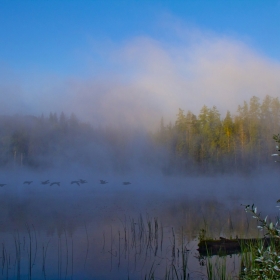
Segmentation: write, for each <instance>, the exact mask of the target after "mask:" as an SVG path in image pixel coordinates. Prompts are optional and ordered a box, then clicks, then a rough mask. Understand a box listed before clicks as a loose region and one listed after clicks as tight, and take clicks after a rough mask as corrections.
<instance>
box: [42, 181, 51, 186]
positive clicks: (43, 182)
mask: <svg viewBox="0 0 280 280" xmlns="http://www.w3.org/2000/svg"><path fill="white" fill-rule="evenodd" d="M41 183H42V185H47V184H49V183H50V180H46V181H42V182H41Z"/></svg>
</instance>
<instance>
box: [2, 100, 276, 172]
mask: <svg viewBox="0 0 280 280" xmlns="http://www.w3.org/2000/svg"><path fill="white" fill-rule="evenodd" d="M279 132H280V102H279V99H278V98H273V97H270V96H266V97H265V98H264V99H263V101H262V102H260V99H259V98H257V97H255V96H253V97H252V98H251V99H250V101H249V102H246V101H245V102H244V104H243V105H242V106H238V108H237V111H236V113H235V114H232V113H230V112H229V111H228V112H227V114H226V116H225V117H224V118H223V119H222V118H221V115H220V113H219V111H218V110H217V108H216V107H215V106H214V107H212V108H208V107H207V106H203V107H202V109H201V111H200V113H199V115H198V116H196V115H195V114H193V113H192V112H191V111H187V112H186V113H184V110H182V109H179V112H178V114H177V119H176V121H175V123H174V124H171V123H169V124H168V125H165V124H164V121H163V119H162V120H161V122H160V125H159V128H158V129H157V131H154V132H152V133H149V134H148V133H147V134H146V135H143V134H144V133H143V132H142V133H141V132H139V131H138V132H135V131H134V132H133V133H132V132H131V131H129V130H123V129H122V130H120V129H119V128H117V127H114V126H112V127H98V128H94V127H93V126H91V125H90V124H88V123H84V122H81V121H80V120H78V118H77V117H76V116H75V115H74V114H71V115H70V116H66V115H65V114H64V113H61V114H59V115H57V114H56V113H50V114H49V116H48V117H45V116H44V115H42V116H40V117H36V116H30V115H28V116H20V115H14V116H0V167H2V168H3V167H7V168H11V167H19V166H21V167H22V166H25V167H30V168H41V169H45V168H51V167H64V166H65V167H67V166H68V165H69V164H70V163H71V164H78V165H86V166H89V167H90V168H93V170H96V171H105V170H114V171H118V172H126V171H131V170H132V169H135V168H136V169H137V168H138V167H140V166H141V167H145V168H148V169H150V168H151V167H154V168H157V169H159V170H161V171H163V172H164V173H165V174H173V173H178V172H179V173H183V174H190V173H191V174H193V173H212V172H238V171H241V172H244V171H245V172H248V171H251V170H256V169H258V168H261V167H263V166H267V165H271V164H272V163H273V159H272V158H271V153H273V152H274V151H275V142H274V141H273V139H272V136H273V135H274V134H278V133H279Z"/></svg>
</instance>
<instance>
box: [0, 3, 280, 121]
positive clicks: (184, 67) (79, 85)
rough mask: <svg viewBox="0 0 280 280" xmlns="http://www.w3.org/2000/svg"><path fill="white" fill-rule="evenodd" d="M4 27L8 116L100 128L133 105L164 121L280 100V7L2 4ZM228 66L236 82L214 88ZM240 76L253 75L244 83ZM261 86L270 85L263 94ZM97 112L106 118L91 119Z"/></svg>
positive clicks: (1, 86)
mask: <svg viewBox="0 0 280 280" xmlns="http://www.w3.org/2000/svg"><path fill="white" fill-rule="evenodd" d="M0 25H1V29H0V42H1V44H0V101H1V100H2V108H0V109H1V110H2V112H5V113H9V112H11V113H15V112H20V113H26V112H32V113H33V112H34V113H39V112H40V111H43V112H44V113H48V111H51V110H52V108H54V110H57V111H59V110H64V111H66V112H68V111H69V112H70V111H75V110H76V111H77V114H78V115H79V114H80V115H81V116H82V117H85V118H86V119H88V120H92V119H98V120H99V121H100V120H101V119H103V118H104V111H106V112H107V114H108V112H109V111H110V112H112V116H114V117H113V118H114V119H115V116H116V115H118V116H119V115H121V112H123V106H129V105H130V104H133V105H132V107H133V106H136V107H137V110H139V111H141V112H142V111H143V109H142V108H143V107H145V110H146V111H147V112H146V115H149V112H150V111H157V112H158V113H157V114H155V116H156V117H158V116H159V115H164V114H165V113H166V114H167V115H168V116H171V115H172V114H173V115H174V114H176V112H175V108H177V107H178V106H179V105H182V104H185V105H184V106H181V107H183V109H185V110H187V109H192V110H194V111H195V110H198V108H201V107H202V105H204V104H202V103H203V102H200V101H201V99H203V98H204V97H205V103H206V104H205V105H209V106H212V105H214V104H216V103H215V102H217V105H218V107H220V109H221V110H222V107H225V106H227V107H228V106H229V105H230V104H232V106H235V105H236V104H237V103H240V101H241V99H242V98H243V99H247V98H248V97H249V96H252V95H253V94H254V93H256V95H259V97H260V98H262V97H263V96H264V95H265V91H266V93H267V94H270V95H275V94H276V95H277V88H278V86H279V85H278V83H277V81H276V80H277V78H276V77H277V75H278V74H279V73H278V71H279V65H280V52H279V50H280V42H279V40H280V28H279V26H280V1H261V0H251V1H248V0H243V1H239V0H235V1H216V0H213V1H211V0H208V1H206V0H204V1H200V0H197V1H194V0H192V1H188V0H185V1H181V0H177V1H174V0H173V1H164V0H162V1H151V0H150V1H146V0H142V1H135V0H130V1H129V0H127V1H122V0H118V1H116V0H115V1H112V0H107V1H106V0H103V1H94V0H93V1H81V0H80V1H74V0H69V1H66V0H64V1H58V0H56V1H54V0H49V1H39V0H37V1H30V0H24V1H23V0H20V1H17V0H14V1H9V0H0ZM245 64H246V65H245ZM221 65H223V66H222V67H224V69H227V70H228V75H227V76H225V77H222V78H221V79H222V80H221V81H220V84H221V86H220V87H218V86H216V85H217V84H219V78H218V76H219V75H220V76H223V75H225V73H224V72H225V71H224V70H223V71H222V72H221V73H219V72H217V73H216V74H215V77H212V78H211V81H215V82H214V83H215V86H213V88H211V86H210V88H209V83H208V82H207V78H206V77H207V76H209V75H208V74H209V73H210V76H211V75H213V72H215V69H217V68H221ZM239 68H240V69H241V70H242V69H243V70H244V69H247V70H246V71H247V72H249V73H252V75H249V76H248V77H247V79H245V80H240V79H241V77H239V76H238V74H237V73H238V72H239V70H238V69H239ZM192 69H194V70H192ZM213 69H214V70H213ZM250 69H251V70H250ZM258 69H259V70H258ZM207 71H209V72H207ZM217 71H218V70H217ZM201 73H205V74H204V75H202V76H203V77H201ZM233 73H235V74H234V75H232V74H233ZM236 75H237V76H236ZM233 76H234V77H235V78H234V79H232V77H233ZM259 77H265V81H264V83H263V84H262V85H260V84H256V85H255V86H254V78H255V79H256V80H259ZM215 79H217V80H215ZM186 80H188V81H189V82H188V83H187V84H185V81H186ZM161 81H163V85H162V86H160V84H161ZM225 81H226V82H225ZM203 83H204V84H205V88H201V84H203ZM269 83H270V84H271V83H272V85H268V84H269ZM211 84H213V83H212V82H211ZM156 85H159V86H158V87H157V86H156ZM232 85H235V88H234V91H231V90H230V89H231V88H232ZM236 85H237V86H236ZM184 88H185V90H184ZM259 88H261V89H262V90H263V93H262V92H260V91H258V89H259ZM205 89H207V90H205ZM266 89H267V90H266ZM171 91H173V93H172V94H171ZM206 91H207V92H206ZM131 92H132V94H131ZM202 92H205V95H201V94H202ZM221 92H224V93H225V94H226V92H228V94H229V95H230V98H229V99H230V100H231V103H223V101H225V100H228V98H227V97H228V96H227V97H225V96H223V97H221ZM278 92H280V91H279V90H278ZM199 95H200V99H199V100H196V99H195V96H199ZM11 96H13V97H12V98H11ZM233 96H234V98H233ZM201 97H203V98H201ZM136 99H137V104H136V101H135V100H136ZM65 100H67V102H65ZM109 100H111V101H110V102H109ZM162 100H163V101H162ZM219 100H220V101H219ZM118 102H119V103H118ZM41 103H43V104H44V106H41V105H40V104H41ZM66 103H67V104H66ZM91 103H94V104H98V106H97V105H96V106H97V108H96V114H91V113H90V112H87V111H90V109H89V108H87V106H88V104H91ZM108 103H112V104H113V105H111V106H107V104H108ZM139 104H140V105H141V108H140V105H139ZM169 105H170V106H169ZM0 106H1V105H0ZM92 106H94V105H92ZM188 106H189V107H190V108H189V107H188ZM116 107H117V108H120V109H119V111H118V110H116ZM138 107H139V108H138ZM35 108H37V109H36V110H35ZM101 108H102V109H101ZM133 108H135V107H133ZM228 109H231V108H228ZM137 110H136V111H137ZM97 111H98V112H97ZM85 112H87V113H85ZM132 112H133V113H135V110H134V109H133V110H132ZM132 112H128V113H127V114H128V115H126V116H122V117H121V119H122V120H125V119H130V114H131V113H132ZM141 114H142V113H141ZM136 115H137V114H136ZM151 117H152V116H151ZM139 118H140V119H142V118H141V116H139V115H138V117H137V118H136V119H139Z"/></svg>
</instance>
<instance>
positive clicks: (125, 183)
mask: <svg viewBox="0 0 280 280" xmlns="http://www.w3.org/2000/svg"><path fill="white" fill-rule="evenodd" d="M130 184H131V183H130V182H123V185H130Z"/></svg>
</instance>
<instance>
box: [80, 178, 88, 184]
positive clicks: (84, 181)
mask: <svg viewBox="0 0 280 280" xmlns="http://www.w3.org/2000/svg"><path fill="white" fill-rule="evenodd" d="M79 182H80V183H81V184H85V183H87V181H86V180H83V179H80V181H79Z"/></svg>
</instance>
